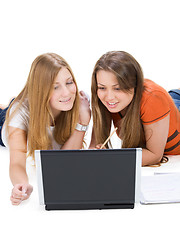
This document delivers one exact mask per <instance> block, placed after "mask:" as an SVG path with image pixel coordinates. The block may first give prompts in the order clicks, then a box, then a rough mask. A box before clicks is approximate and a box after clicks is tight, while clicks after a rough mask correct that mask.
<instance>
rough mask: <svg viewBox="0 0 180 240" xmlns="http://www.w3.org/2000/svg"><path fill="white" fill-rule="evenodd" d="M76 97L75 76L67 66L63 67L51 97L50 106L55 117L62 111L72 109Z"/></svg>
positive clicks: (56, 79)
mask: <svg viewBox="0 0 180 240" xmlns="http://www.w3.org/2000/svg"><path fill="white" fill-rule="evenodd" d="M75 98H76V85H75V82H74V80H73V77H72V75H71V73H70V72H69V71H68V69H67V68H65V67H62V68H61V69H60V71H59V73H58V74H57V76H56V78H55V81H54V84H53V92H52V95H51V98H50V107H51V111H52V113H53V116H54V118H56V117H57V116H58V115H59V114H60V112H61V111H69V110H71V109H72V107H73V104H74V100H75Z"/></svg>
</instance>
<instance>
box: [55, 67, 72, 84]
mask: <svg viewBox="0 0 180 240" xmlns="http://www.w3.org/2000/svg"><path fill="white" fill-rule="evenodd" d="M71 77H72V75H71V73H70V72H69V70H68V69H67V68H66V67H62V68H61V69H60V70H59V72H58V74H57V76H56V77H55V82H62V81H66V80H68V79H69V78H71Z"/></svg>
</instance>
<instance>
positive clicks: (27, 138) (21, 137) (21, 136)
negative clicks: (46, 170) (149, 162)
mask: <svg viewBox="0 0 180 240" xmlns="http://www.w3.org/2000/svg"><path fill="white" fill-rule="evenodd" d="M5 115H6V120H5ZM4 120H5V122H4ZM89 121H90V108H89V102H88V99H87V97H86V95H85V94H84V93H83V92H80V93H79V92H78V88H77V84H76V81H75V78H74V75H73V73H72V70H71V68H70V66H69V65H68V64H67V62H66V61H65V60H64V59H63V58H62V57H60V56H59V55H57V54H54V53H47V54H43V55H40V56H38V57H37V58H36V59H35V60H34V62H33V63H32V65H31V69H30V73H29V76H28V79H27V82H26V84H25V87H24V88H23V90H22V91H21V92H20V94H19V95H18V96H17V97H16V98H15V99H14V100H13V101H12V102H11V103H10V105H9V106H8V107H7V108H4V109H1V110H0V122H1V128H0V130H1V137H2V138H1V139H0V140H1V141H0V143H1V145H3V146H9V152H10V178H11V181H12V184H13V185H14V187H13V190H12V194H11V201H12V204H13V205H18V204H20V203H21V202H22V201H23V200H25V199H27V198H29V196H30V194H31V192H32V190H33V187H32V186H31V185H30V184H29V183H28V177H27V173H26V158H27V153H28V155H30V156H32V157H33V158H34V150H36V149H41V150H43V149H45V150H46V149H60V148H61V149H80V148H82V146H83V139H84V134H85V130H87V126H88V124H89ZM2 127H3V128H2Z"/></svg>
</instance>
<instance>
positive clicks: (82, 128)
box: [75, 123, 89, 132]
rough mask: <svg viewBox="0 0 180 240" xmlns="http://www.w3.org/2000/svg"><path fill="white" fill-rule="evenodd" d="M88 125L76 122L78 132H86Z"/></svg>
mask: <svg viewBox="0 0 180 240" xmlns="http://www.w3.org/2000/svg"><path fill="white" fill-rule="evenodd" d="M88 127H89V125H82V124H80V123H77V124H76V128H75V129H76V130H78V131H80V132H86V131H87V130H88Z"/></svg>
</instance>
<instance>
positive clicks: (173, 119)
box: [112, 79, 180, 155]
mask: <svg viewBox="0 0 180 240" xmlns="http://www.w3.org/2000/svg"><path fill="white" fill-rule="evenodd" d="M144 87H145V88H144V91H143V94H142V99H141V113H140V114H141V120H142V124H143V125H146V124H152V123H155V122H157V121H159V120H161V119H163V118H165V117H166V116H167V115H168V114H170V122H169V133H168V138H167V143H166V146H165V150H164V154H166V155H178V154H180V112H179V110H178V109H177V107H176V106H175V104H174V101H173V99H172V98H171V96H170V95H169V93H168V92H167V91H166V90H165V89H163V88H162V87H161V86H159V85H158V84H156V83H154V82H153V81H151V80H148V79H145V80H144ZM112 118H113V122H114V125H115V126H117V124H118V121H119V120H120V119H121V117H120V115H119V114H116V113H115V114H112Z"/></svg>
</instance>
